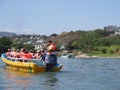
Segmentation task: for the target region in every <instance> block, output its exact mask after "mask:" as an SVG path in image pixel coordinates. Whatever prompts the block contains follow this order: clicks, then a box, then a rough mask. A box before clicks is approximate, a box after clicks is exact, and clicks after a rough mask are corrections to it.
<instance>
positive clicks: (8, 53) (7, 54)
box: [6, 49, 11, 57]
mask: <svg viewBox="0 0 120 90" xmlns="http://www.w3.org/2000/svg"><path fill="white" fill-rule="evenodd" d="M10 55H11V49H8V51H7V52H6V57H10Z"/></svg>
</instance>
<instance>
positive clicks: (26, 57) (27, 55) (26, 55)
mask: <svg viewBox="0 0 120 90" xmlns="http://www.w3.org/2000/svg"><path fill="white" fill-rule="evenodd" d="M24 58H25V59H32V55H31V54H30V53H26V54H24Z"/></svg>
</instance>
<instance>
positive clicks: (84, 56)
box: [75, 54, 120, 58]
mask: <svg viewBox="0 0 120 90" xmlns="http://www.w3.org/2000/svg"><path fill="white" fill-rule="evenodd" d="M75 58H120V56H107V57H102V56H88V55H86V54H81V55H78V56H75Z"/></svg>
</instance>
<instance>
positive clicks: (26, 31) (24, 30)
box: [0, 27, 33, 34]
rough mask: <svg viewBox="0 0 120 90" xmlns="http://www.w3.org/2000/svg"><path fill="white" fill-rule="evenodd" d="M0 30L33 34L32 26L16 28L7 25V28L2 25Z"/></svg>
mask: <svg viewBox="0 0 120 90" xmlns="http://www.w3.org/2000/svg"><path fill="white" fill-rule="evenodd" d="M0 31H2V32H12V33H17V34H33V32H32V29H30V28H23V29H21V30H16V29H14V28H9V27H5V28H1V27H0Z"/></svg>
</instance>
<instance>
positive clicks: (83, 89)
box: [0, 58, 120, 90]
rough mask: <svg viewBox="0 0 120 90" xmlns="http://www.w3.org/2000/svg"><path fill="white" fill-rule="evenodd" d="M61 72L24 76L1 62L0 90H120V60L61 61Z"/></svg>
mask: <svg viewBox="0 0 120 90" xmlns="http://www.w3.org/2000/svg"><path fill="white" fill-rule="evenodd" d="M58 62H59V63H62V64H63V68H62V70H61V71H60V72H45V73H23V72H18V71H12V70H7V69H5V64H4V63H2V61H1V60H0V90H120V59H112V58H111V59H108V58H106V59H105V58H104V59H99V58H95V59H84V58H83V59H64V58H58Z"/></svg>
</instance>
